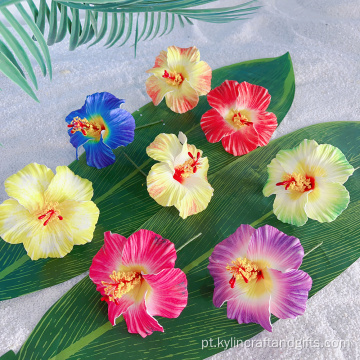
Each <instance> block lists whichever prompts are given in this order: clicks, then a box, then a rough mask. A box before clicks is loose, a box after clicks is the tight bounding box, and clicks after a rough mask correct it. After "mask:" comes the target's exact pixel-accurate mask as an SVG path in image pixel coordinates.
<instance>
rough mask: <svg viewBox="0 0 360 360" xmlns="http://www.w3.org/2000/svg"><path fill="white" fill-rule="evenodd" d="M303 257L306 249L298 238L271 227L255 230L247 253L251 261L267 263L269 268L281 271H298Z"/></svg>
mask: <svg viewBox="0 0 360 360" xmlns="http://www.w3.org/2000/svg"><path fill="white" fill-rule="evenodd" d="M303 257H304V249H303V247H302V246H301V243H300V241H299V239H298V238H296V237H294V236H288V235H286V234H284V233H283V232H281V231H280V230H278V229H276V228H275V227H273V226H270V225H265V226H262V227H260V228H258V229H256V230H255V232H254V233H253V235H252V237H251V240H250V242H249V247H248V251H247V258H248V259H250V260H251V261H255V262H256V261H261V262H265V263H266V264H267V267H268V268H272V269H276V270H280V271H288V270H290V269H298V268H299V267H300V265H301V263H302V259H303Z"/></svg>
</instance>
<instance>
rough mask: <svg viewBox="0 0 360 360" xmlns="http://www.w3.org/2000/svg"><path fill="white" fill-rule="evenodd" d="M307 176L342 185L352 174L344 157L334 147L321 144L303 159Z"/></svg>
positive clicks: (352, 169)
mask: <svg viewBox="0 0 360 360" xmlns="http://www.w3.org/2000/svg"><path fill="white" fill-rule="evenodd" d="M303 159H304V160H303V161H304V162H305V167H306V171H307V173H308V174H309V175H312V176H316V177H323V178H326V180H327V181H332V182H338V183H340V184H343V183H344V182H345V181H346V180H347V179H348V178H349V176H350V175H352V173H353V172H354V168H353V167H352V166H351V165H350V164H349V162H348V161H347V160H346V157H345V155H344V154H343V153H342V152H341V151H340V149H338V148H337V147H335V146H332V145H329V144H322V145H319V146H317V147H316V149H315V150H314V151H313V152H312V154H309V155H307V156H306V157H304V158H303Z"/></svg>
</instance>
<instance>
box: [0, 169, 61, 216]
mask: <svg viewBox="0 0 360 360" xmlns="http://www.w3.org/2000/svg"><path fill="white" fill-rule="evenodd" d="M53 177H54V173H53V172H52V171H51V169H49V168H48V167H47V166H45V165H39V164H36V163H32V164H29V165H26V166H25V167H24V168H23V169H22V170H20V171H18V172H17V173H16V174H14V175H11V176H9V177H8V178H7V179H6V180H5V191H6V192H7V194H8V195H9V196H10V197H12V198H14V199H16V200H17V201H18V202H19V203H20V204H21V205H23V206H24V207H25V208H26V209H28V210H29V211H34V210H36V209H38V208H39V207H42V206H43V204H44V196H43V194H44V192H45V190H46V189H47V187H48V186H49V184H50V182H51V180H52V179H53Z"/></svg>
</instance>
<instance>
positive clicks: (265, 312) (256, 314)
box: [227, 293, 272, 332]
mask: <svg viewBox="0 0 360 360" xmlns="http://www.w3.org/2000/svg"><path fill="white" fill-rule="evenodd" d="M227 316H228V318H229V319H236V320H237V321H238V323H239V324H248V323H253V322H254V323H257V324H260V325H261V326H262V327H263V328H264V329H265V330H268V331H270V332H271V331H272V326H271V322H270V294H269V293H264V294H263V296H261V297H260V298H253V297H248V296H247V295H245V294H244V295H241V296H239V297H238V298H235V299H231V300H229V301H228V302H227Z"/></svg>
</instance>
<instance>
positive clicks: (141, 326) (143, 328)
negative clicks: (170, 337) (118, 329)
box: [123, 299, 164, 338]
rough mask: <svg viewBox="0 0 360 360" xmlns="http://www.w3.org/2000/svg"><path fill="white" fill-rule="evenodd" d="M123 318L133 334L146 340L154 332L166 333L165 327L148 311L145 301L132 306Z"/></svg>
mask: <svg viewBox="0 0 360 360" xmlns="http://www.w3.org/2000/svg"><path fill="white" fill-rule="evenodd" d="M123 316H124V319H125V321H126V325H127V328H128V331H129V333H131V334H140V335H141V336H142V337H143V338H145V337H146V336H148V335H151V334H152V333H153V332H154V331H161V332H164V329H163V327H162V326H161V325H160V324H159V323H158V322H157V321H156V320H155V319H154V318H153V317H152V316H150V315H149V314H148V312H147V311H146V305H145V299H144V300H143V301H142V302H141V303H139V304H133V305H131V306H130V307H129V308H128V309H127V310H126V311H125V312H124V313H123Z"/></svg>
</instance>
